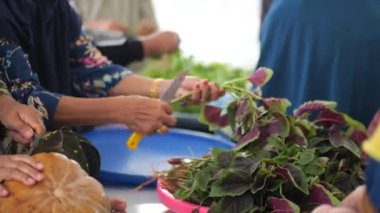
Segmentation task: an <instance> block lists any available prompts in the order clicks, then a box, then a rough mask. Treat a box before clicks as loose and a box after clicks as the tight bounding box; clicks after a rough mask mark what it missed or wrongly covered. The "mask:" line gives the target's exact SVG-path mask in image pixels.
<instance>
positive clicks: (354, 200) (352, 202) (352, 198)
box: [341, 186, 366, 209]
mask: <svg viewBox="0 0 380 213" xmlns="http://www.w3.org/2000/svg"><path fill="white" fill-rule="evenodd" d="M365 193H366V188H365V186H359V187H357V188H356V189H355V190H354V191H353V192H351V193H350V194H349V195H348V196H347V197H346V198H345V199H344V200H343V201H342V203H341V206H342V207H347V208H352V209H359V202H360V201H359V200H360V198H362V196H364V195H365Z"/></svg>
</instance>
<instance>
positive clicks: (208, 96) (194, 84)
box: [160, 76, 224, 104]
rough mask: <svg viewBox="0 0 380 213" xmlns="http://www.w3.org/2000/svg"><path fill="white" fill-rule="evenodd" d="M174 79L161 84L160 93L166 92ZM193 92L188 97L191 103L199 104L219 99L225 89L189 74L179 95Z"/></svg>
mask: <svg viewBox="0 0 380 213" xmlns="http://www.w3.org/2000/svg"><path fill="white" fill-rule="evenodd" d="M171 82H172V81H165V83H162V84H161V86H160V94H162V93H164V92H165V90H166V89H167V88H168V86H169V84H170V83H171ZM188 93H191V96H190V97H189V99H188V102H189V103H192V104H199V103H204V102H207V101H214V100H217V99H218V98H219V97H220V96H222V95H224V90H222V89H220V88H219V87H218V86H217V85H216V84H215V83H214V82H209V81H208V80H204V79H199V78H196V77H192V76H187V77H186V78H185V80H184V81H183V83H182V85H181V88H180V89H179V90H178V92H177V95H176V96H177V97H180V96H182V95H186V94H188Z"/></svg>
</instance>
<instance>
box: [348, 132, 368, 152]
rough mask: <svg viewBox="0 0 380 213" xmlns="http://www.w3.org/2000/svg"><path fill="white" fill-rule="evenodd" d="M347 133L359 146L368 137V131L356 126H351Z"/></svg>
mask: <svg viewBox="0 0 380 213" xmlns="http://www.w3.org/2000/svg"><path fill="white" fill-rule="evenodd" d="M347 133H348V134H347V137H348V138H349V139H350V140H352V141H353V142H355V144H356V145H357V146H359V147H361V146H362V143H363V141H365V140H366V139H367V138H368V136H367V132H363V131H361V130H359V129H355V128H350V129H349V130H348V132H347Z"/></svg>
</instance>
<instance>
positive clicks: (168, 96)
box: [126, 70, 188, 150]
mask: <svg viewBox="0 0 380 213" xmlns="http://www.w3.org/2000/svg"><path fill="white" fill-rule="evenodd" d="M187 73H188V71H187V70H184V71H182V72H181V73H179V74H178V75H177V76H176V78H175V79H174V80H173V82H172V83H171V84H170V85H169V87H168V88H167V89H166V90H165V92H164V94H162V96H161V97H160V100H161V101H164V102H167V103H170V101H171V100H172V99H173V98H174V97H175V94H176V93H177V91H178V89H179V88H180V87H181V84H182V82H183V80H185V77H186V75H187ZM142 138H143V135H142V134H140V133H138V132H133V133H132V135H131V136H130V137H129V139H128V140H127V142H126V145H127V147H128V149H130V150H136V149H137V147H138V143H139V142H140V141H141V139H142Z"/></svg>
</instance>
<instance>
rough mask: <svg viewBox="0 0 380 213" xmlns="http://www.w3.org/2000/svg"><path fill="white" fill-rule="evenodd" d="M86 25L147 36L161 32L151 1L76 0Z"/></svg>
mask: <svg viewBox="0 0 380 213" xmlns="http://www.w3.org/2000/svg"><path fill="white" fill-rule="evenodd" d="M74 1H75V5H76V8H77V10H78V13H79V14H80V15H81V16H82V18H83V21H84V23H85V25H87V26H89V27H91V26H94V27H97V28H101V29H104V30H116V31H123V32H124V33H126V34H129V35H134V36H145V35H149V34H152V33H154V32H156V31H158V30H159V26H158V23H157V18H156V14H155V11H154V6H153V4H152V1H151V0H113V1H107V0H74Z"/></svg>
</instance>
